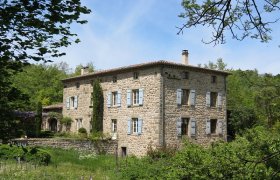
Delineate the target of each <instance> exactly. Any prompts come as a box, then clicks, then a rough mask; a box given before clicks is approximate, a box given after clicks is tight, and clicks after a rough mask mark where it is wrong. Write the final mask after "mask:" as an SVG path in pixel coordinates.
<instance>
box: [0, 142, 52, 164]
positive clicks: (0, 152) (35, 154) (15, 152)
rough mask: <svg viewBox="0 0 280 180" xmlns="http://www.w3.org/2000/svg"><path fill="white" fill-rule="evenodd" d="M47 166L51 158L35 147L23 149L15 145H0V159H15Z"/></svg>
mask: <svg viewBox="0 0 280 180" xmlns="http://www.w3.org/2000/svg"><path fill="white" fill-rule="evenodd" d="M17 158H20V160H22V161H30V162H36V163H39V164H44V165H47V164H48V163H49V162H50V160H51V156H50V154H49V153H48V152H46V151H44V150H42V149H39V148H37V147H23V146H16V145H6V144H5V145H0V159H6V160H7V159H15V160H16V159H17Z"/></svg>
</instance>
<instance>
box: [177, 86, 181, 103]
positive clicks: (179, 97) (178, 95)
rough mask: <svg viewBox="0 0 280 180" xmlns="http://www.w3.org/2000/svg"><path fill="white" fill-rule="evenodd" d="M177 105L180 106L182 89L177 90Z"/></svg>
mask: <svg viewBox="0 0 280 180" xmlns="http://www.w3.org/2000/svg"><path fill="white" fill-rule="evenodd" d="M177 104H178V105H181V104H182V89H177Z"/></svg>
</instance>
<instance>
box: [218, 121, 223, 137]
mask: <svg viewBox="0 0 280 180" xmlns="http://www.w3.org/2000/svg"><path fill="white" fill-rule="evenodd" d="M223 125H224V123H223V119H219V120H218V134H223Z"/></svg>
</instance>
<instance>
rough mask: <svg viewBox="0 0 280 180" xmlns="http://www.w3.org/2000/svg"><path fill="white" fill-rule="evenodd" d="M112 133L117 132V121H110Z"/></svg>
mask: <svg viewBox="0 0 280 180" xmlns="http://www.w3.org/2000/svg"><path fill="white" fill-rule="evenodd" d="M112 132H113V133H116V132H117V120H116V119H112Z"/></svg>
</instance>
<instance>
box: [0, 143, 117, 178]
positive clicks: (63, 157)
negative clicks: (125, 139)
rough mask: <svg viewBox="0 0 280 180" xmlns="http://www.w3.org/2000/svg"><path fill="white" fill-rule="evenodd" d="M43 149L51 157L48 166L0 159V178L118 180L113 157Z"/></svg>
mask: <svg viewBox="0 0 280 180" xmlns="http://www.w3.org/2000/svg"><path fill="white" fill-rule="evenodd" d="M43 149H45V150H46V151H48V152H49V153H50V155H51V163H50V164H49V165H48V166H44V165H40V166H38V165H35V164H31V163H22V164H18V163H16V161H3V160H2V161H1V160H0V162H1V164H0V179H1V180H2V179H5V180H6V179H21V180H23V179H26V180H29V179H51V180H53V179H59V180H62V179H90V177H92V179H118V173H117V172H116V161H115V157H114V156H109V155H92V154H85V153H79V152H78V151H75V150H62V149H54V148H43Z"/></svg>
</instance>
